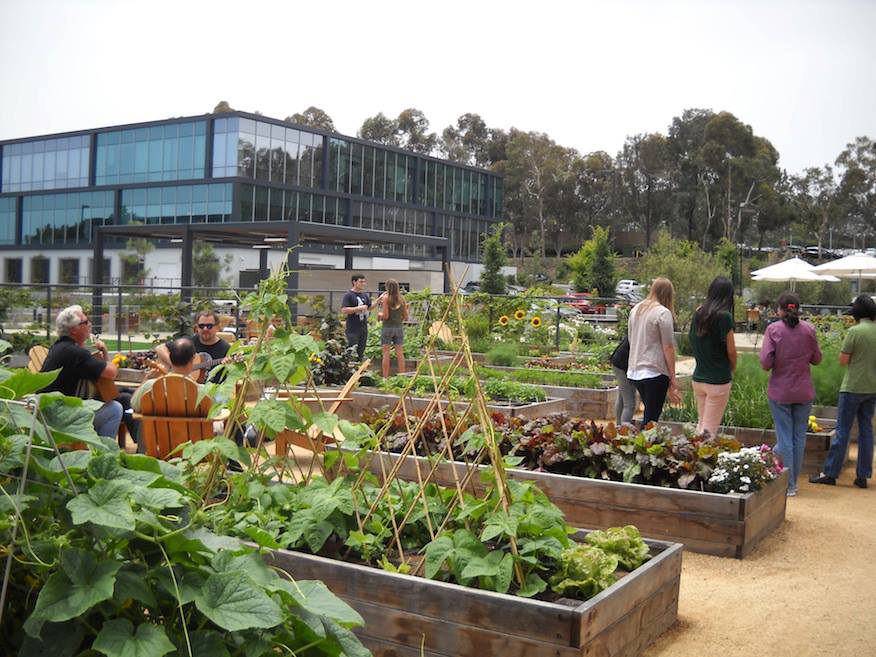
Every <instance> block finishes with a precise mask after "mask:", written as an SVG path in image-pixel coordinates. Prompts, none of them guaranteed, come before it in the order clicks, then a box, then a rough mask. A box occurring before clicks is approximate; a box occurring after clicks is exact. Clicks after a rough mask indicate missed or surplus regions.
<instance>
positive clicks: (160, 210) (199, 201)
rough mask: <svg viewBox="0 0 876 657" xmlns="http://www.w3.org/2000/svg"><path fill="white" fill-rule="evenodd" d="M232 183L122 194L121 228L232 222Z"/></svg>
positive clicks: (164, 188) (138, 190)
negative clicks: (134, 224)
mask: <svg viewBox="0 0 876 657" xmlns="http://www.w3.org/2000/svg"><path fill="white" fill-rule="evenodd" d="M231 195H232V186H231V183H215V184H211V185H173V186H170V187H139V188H137V189H123V190H122V221H121V223H122V224H131V223H138V224H196V223H216V222H223V221H230V220H231Z"/></svg>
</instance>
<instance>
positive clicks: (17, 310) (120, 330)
mask: <svg viewBox="0 0 876 657" xmlns="http://www.w3.org/2000/svg"><path fill="white" fill-rule="evenodd" d="M251 291H252V290H250V289H237V288H229V287H191V288H186V289H183V288H182V287H180V286H178V285H177V286H170V285H167V284H166V283H165V282H164V281H161V282H160V283H158V284H152V285H122V284H119V283H118V282H113V283H108V284H104V285H93V284H91V285H88V284H17V283H3V284H0V329H2V331H3V332H4V333H7V334H8V333H14V332H21V331H30V332H33V333H38V334H45V336H46V338H47V339H51V337H52V334H53V333H54V322H55V316H56V315H57V314H58V312H59V311H60V310H61V309H62V308H64V307H67V306H69V305H72V304H79V305H81V306H83V307H84V308H85V309H86V310H87V311H89V313H90V316H91V319H92V322H93V327H94V330H95V333H97V334H100V335H103V336H104V337H105V338H106V337H113V336H115V338H116V339H117V340H118V344H119V345H121V344H123V342H125V341H130V340H131V336H157V335H169V334H172V333H175V332H178V331H183V330H188V328H189V327H190V325H191V322H192V315H193V313H194V312H195V311H196V310H200V309H205V308H210V309H213V310H216V311H218V312H219V314H220V315H222V316H224V317H225V318H228V319H227V320H226V321H227V322H228V326H227V329H229V330H231V331H234V332H236V333H237V334H238V335H242V334H243V332H244V331H245V329H246V312H245V311H244V310H242V309H241V306H240V303H241V299H243V298H244V297H245V296H246V294H248V293H249V292H251ZM184 292H185V293H186V294H183V293H184ZM346 292H347V290H336V289H335V290H330V289H307V290H305V289H300V290H290V295H292V296H293V297H294V298H293V301H294V302H295V314H296V316H297V317H305V318H321V317H323V316H324V315H325V314H327V313H329V312H331V313H337V312H340V308H341V303H342V298H343V296H344V294H345V293H346ZM98 293H99V294H98ZM370 294H371V295H372V298H375V297H376V295H377V294H379V293H378V292H370ZM185 296H190V297H191V301H183V300H182V299H183V298H184V297H185ZM447 296H448V295H444V294H431V295H429V296H427V297H425V298H424V297H423V296H422V295H418V294H416V293H413V294H412V295H411V300H412V302H411V303H410V310H411V321H412V322H413V323H417V324H421V325H424V326H428V325H429V324H430V323H431V322H433V321H435V320H437V319H440V317H439V315H438V309H439V308H440V304H439V303H437V302H438V300H439V299H441V298H444V297H447ZM414 299H417V300H416V301H413V300H414ZM95 300H97V301H98V303H99V306H98V307H97V308H95ZM462 302H463V304H464V305H465V306H466V307H467V308H470V309H472V310H473V311H474V312H478V313H483V315H485V316H486V318H487V321H488V325H489V326H490V327H495V326H497V325H498V321H499V318H500V316H501V314H502V313H503V312H504V311H503V308H504V309H505V310H506V311H507V310H509V309H510V311H511V312H513V309H515V308H518V307H519V308H520V309H522V310H524V311H525V312H526V313H527V315H532V314H533V313H537V314H539V316H540V317H541V318H542V321H543V322H544V323H545V324H546V325H553V328H554V330H553V336H552V337H553V348H554V349H556V350H559V348H560V342H561V332H560V327H561V324H562V323H563V321H564V320H570V319H575V320H577V321H581V320H585V321H588V322H591V323H593V324H600V323H609V324H611V323H614V322H615V321H616V320H617V314H616V309H617V307H618V306H620V305H627V302H626V301H624V300H621V299H616V298H600V299H596V298H592V299H587V300H586V301H584V300H582V299H580V298H576V299H573V298H571V297H547V296H529V295H518V296H510V295H484V294H476V295H471V296H465V297H463V299H462ZM576 304H577V307H579V308H581V309H583V310H584V311H585V312H582V313H579V312H578V311H577V310H576ZM96 310H97V311H99V312H95V311H96Z"/></svg>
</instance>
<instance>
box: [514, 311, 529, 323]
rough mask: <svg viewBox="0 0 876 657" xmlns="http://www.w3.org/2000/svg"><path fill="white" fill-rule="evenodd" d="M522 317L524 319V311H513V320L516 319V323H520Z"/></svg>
mask: <svg viewBox="0 0 876 657" xmlns="http://www.w3.org/2000/svg"><path fill="white" fill-rule="evenodd" d="M524 317H526V311H525V310H519V309H518V310H515V311H514V319H516V320H517V321H520V320H521V319H523V318H524Z"/></svg>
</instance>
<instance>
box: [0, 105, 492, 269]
mask: <svg viewBox="0 0 876 657" xmlns="http://www.w3.org/2000/svg"><path fill="white" fill-rule="evenodd" d="M0 174H2V175H0V248H2V249H3V250H5V251H7V252H8V256H9V257H7V258H6V260H10V261H11V260H15V256H16V254H15V253H14V252H10V251H14V249H15V248H16V247H26V248H34V249H38V248H41V247H44V246H51V247H62V248H80V249H81V248H89V247H90V246H91V243H92V241H93V237H94V228H95V227H96V226H101V225H124V224H129V223H143V224H155V225H160V224H198V223H211V222H212V223H215V222H254V223H255V222H276V221H297V222H302V223H320V224H330V225H335V226H339V227H342V226H350V227H352V228H359V229H366V230H369V231H375V232H379V233H385V234H387V241H386V242H384V243H376V244H367V245H364V247H365V248H364V250H363V251H361V252H360V253H362V254H365V253H367V254H374V255H387V256H399V257H404V258H435V257H436V256H437V252H435V251H434V250H433V247H431V246H425V245H423V244H417V243H416V240H414V243H412V244H401V243H393V242H391V241H389V240H390V239H391V237H390V236H391V235H399V234H402V235H407V236H440V237H446V238H447V239H448V245H449V247H450V248H449V254H448V255H449V257H450V258H451V259H453V260H462V261H478V260H479V259H480V257H481V242H482V240H483V237H484V235H485V234H486V233H487V232H488V231H489V230H490V229H491V227H492V226H493V225H494V224H496V223H498V222H499V221H500V220H501V217H502V178H501V176H499V175H496V174H494V173H491V172H489V171H485V170H482V169H475V168H472V167H466V166H461V165H457V164H454V163H451V162H447V161H443V160H437V159H435V158H431V157H426V156H423V155H419V154H416V153H412V152H408V151H403V150H400V149H397V148H393V147H388V146H384V145H381V144H376V143H371V142H365V141H362V140H358V139H354V138H349V137H343V136H341V135H336V134H329V133H326V132H324V131H321V130H317V129H313V128H308V127H304V126H297V125H293V124H289V123H286V122H283V121H277V120H273V119H268V118H266V117H260V116H256V115H251V114H245V113H242V112H231V113H225V114H217V115H212V116H209V117H192V118H188V119H173V120H167V121H156V122H153V123H147V124H137V125H131V126H119V127H116V128H105V129H96V130H91V131H87V132H85V131H83V132H79V133H76V134H70V135H53V136H52V137H39V138H33V139H27V140H21V139H20V140H15V141H10V142H5V143H2V142H0ZM71 188H76V189H71ZM408 241H410V240H408ZM109 243H115V242H114V241H113V240H109V242H108V244H109ZM118 245H119V246H120V245H121V243H118ZM309 247H311V248H312V249H314V250H316V251H326V249H328V250H332V249H333V248H335V247H327V246H326V245H319V244H310V245H309ZM306 248H307V247H306ZM306 248H305V250H306ZM34 257H37V256H36V254H32V255H27V259H28V260H29V261H31V259H32V258H34ZM10 266H12V265H10ZM31 266H34V265H33V263H32V262H31ZM59 266H60V262H58V263H49V262H46V263H43V262H42V261H40V262H39V264H38V265H36V267H37V269H38V273H37V278H39V279H42V278H44V277H45V276H47V275H48V274H47V272H49V271H51V272H54V273H57V272H58V271H59V270H58V269H57V268H58V267H59ZM70 266H72V265H70ZM70 266H67V270H65V271H66V272H67V274H70V271H72V270H70ZM13 269H14V267H13ZM13 269H9V271H12V272H13V273H14V271H13ZM16 271H17V270H16ZM6 280H9V279H8V278H7V279H6Z"/></svg>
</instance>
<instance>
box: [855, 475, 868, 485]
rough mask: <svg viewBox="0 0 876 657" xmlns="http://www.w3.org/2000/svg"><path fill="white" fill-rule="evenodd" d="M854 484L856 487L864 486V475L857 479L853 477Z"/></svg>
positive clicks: (865, 481)
mask: <svg viewBox="0 0 876 657" xmlns="http://www.w3.org/2000/svg"><path fill="white" fill-rule="evenodd" d="M854 484H855V486H857V487H858V488H866V487H867V480H866V479H865V478H864V477H858V478H857V479H855V481H854Z"/></svg>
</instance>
